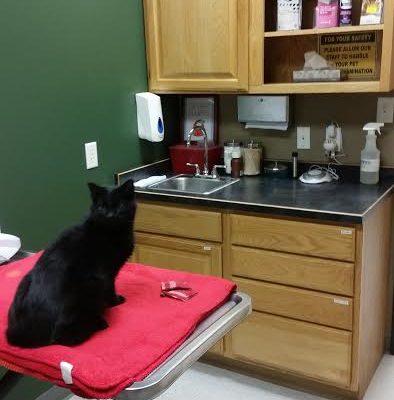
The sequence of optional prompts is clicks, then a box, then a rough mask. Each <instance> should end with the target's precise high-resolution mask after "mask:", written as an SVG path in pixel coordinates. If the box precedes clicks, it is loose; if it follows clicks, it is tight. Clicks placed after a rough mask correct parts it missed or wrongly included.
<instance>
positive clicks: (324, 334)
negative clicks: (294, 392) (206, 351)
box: [228, 312, 352, 386]
mask: <svg viewBox="0 0 394 400" xmlns="http://www.w3.org/2000/svg"><path fill="white" fill-rule="evenodd" d="M351 338H352V335H351V333H350V332H346V331H340V330H337V329H333V328H326V327H322V326H319V325H314V324H310V323H306V322H300V321H294V320H290V319H286V318H283V317H277V316H273V315H268V314H263V313H258V312H253V313H252V315H251V316H250V317H249V318H248V319H247V320H246V321H245V322H243V323H241V324H240V325H239V326H238V327H236V328H235V329H234V330H233V331H232V333H231V335H230V337H229V339H228V340H229V341H230V354H231V355H232V356H233V357H235V358H239V359H241V360H247V361H252V362H255V363H260V364H264V365H267V366H271V367H276V368H281V369H285V370H288V371H292V372H295V373H298V374H301V375H303V376H308V377H312V378H315V379H319V380H325V381H328V382H332V383H335V384H338V385H340V386H348V385H349V382H350V372H351Z"/></svg>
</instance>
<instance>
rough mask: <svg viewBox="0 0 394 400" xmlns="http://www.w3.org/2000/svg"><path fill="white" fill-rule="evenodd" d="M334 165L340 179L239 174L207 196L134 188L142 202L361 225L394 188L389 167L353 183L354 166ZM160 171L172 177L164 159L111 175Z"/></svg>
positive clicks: (125, 176) (134, 176)
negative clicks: (373, 180) (376, 178)
mask: <svg viewBox="0 0 394 400" xmlns="http://www.w3.org/2000/svg"><path fill="white" fill-rule="evenodd" d="M301 168H305V166H302V167H301ZM335 168H336V169H337V172H338V173H339V175H340V179H339V181H332V182H330V183H322V184H317V185H311V184H304V183H302V182H300V181H299V180H293V179H289V178H283V179H280V178H271V177H267V176H264V175H259V176H254V177H245V176H244V177H241V179H240V181H239V182H237V183H235V184H233V185H230V186H228V187H225V188H224V189H221V190H219V191H217V192H214V193H212V194H210V195H193V194H174V193H170V192H166V193H164V192H162V191H160V192H159V191H154V190H152V189H146V188H138V189H137V188H136V193H137V198H138V199H144V200H152V201H164V202H168V203H176V204H189V205H193V204H194V205H198V206H205V207H216V208H221V209H230V210H241V211H252V212H261V213H265V214H276V215H286V216H294V217H304V218H316V219H325V220H332V221H338V222H348V223H362V221H363V218H364V217H365V216H366V215H367V213H368V212H369V211H370V210H371V209H373V207H374V206H375V205H376V204H378V203H379V202H380V201H382V200H383V199H384V198H385V197H386V196H388V195H390V194H391V193H392V192H393V190H394V169H391V168H385V169H382V172H381V176H380V182H379V183H378V184H377V185H363V184H360V183H359V181H358V179H359V168H358V167H345V166H336V167H335ZM164 174H165V175H167V177H169V176H172V175H174V174H172V173H171V172H170V169H169V164H168V161H167V160H164V161H162V162H158V163H155V164H151V165H148V166H145V167H140V168H136V169H134V170H130V171H126V172H125V173H121V174H115V175H116V178H115V179H116V183H121V182H123V181H124V180H126V179H129V178H132V179H134V180H135V181H137V180H139V179H143V178H146V177H148V176H152V175H164Z"/></svg>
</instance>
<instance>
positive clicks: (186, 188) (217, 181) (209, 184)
mask: <svg viewBox="0 0 394 400" xmlns="http://www.w3.org/2000/svg"><path fill="white" fill-rule="evenodd" d="M238 181H239V179H233V178H227V177H225V178H222V177H219V178H209V177H205V176H194V175H185V174H182V175H177V176H173V177H172V178H168V179H166V180H164V181H161V182H158V183H153V184H152V185H149V186H148V187H147V189H154V190H163V191H166V192H177V193H194V194H211V193H213V192H216V191H217V190H220V189H223V188H224V187H226V186H229V185H232V184H233V183H235V182H238Z"/></svg>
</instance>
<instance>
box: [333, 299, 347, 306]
mask: <svg viewBox="0 0 394 400" xmlns="http://www.w3.org/2000/svg"><path fill="white" fill-rule="evenodd" d="M334 303H335V304H341V305H343V306H348V305H349V300H344V299H334Z"/></svg>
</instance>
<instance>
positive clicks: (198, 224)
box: [134, 203, 222, 242]
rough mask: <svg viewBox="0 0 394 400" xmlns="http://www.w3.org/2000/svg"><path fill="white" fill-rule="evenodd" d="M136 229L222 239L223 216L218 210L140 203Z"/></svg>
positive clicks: (206, 238) (205, 238)
mask: <svg viewBox="0 0 394 400" xmlns="http://www.w3.org/2000/svg"><path fill="white" fill-rule="evenodd" d="M134 229H135V230H136V231H141V232H149V233H159V234H162V235H170V236H181V237H186V238H193V239H204V240H213V241H217V242H221V241H222V216H221V214H220V213H218V212H213V211H200V210H191V209H187V208H179V207H167V206H161V205H157V204H147V203H139V204H138V207H137V213H136V217H135V223H134Z"/></svg>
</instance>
